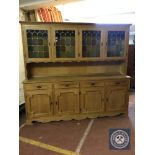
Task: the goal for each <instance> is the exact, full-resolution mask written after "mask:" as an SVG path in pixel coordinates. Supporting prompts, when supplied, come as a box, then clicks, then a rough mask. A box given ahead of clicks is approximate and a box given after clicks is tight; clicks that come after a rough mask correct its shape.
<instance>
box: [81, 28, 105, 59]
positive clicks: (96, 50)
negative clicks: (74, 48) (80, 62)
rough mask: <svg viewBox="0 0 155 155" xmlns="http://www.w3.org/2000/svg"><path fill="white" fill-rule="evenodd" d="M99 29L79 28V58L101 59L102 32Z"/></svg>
mask: <svg viewBox="0 0 155 155" xmlns="http://www.w3.org/2000/svg"><path fill="white" fill-rule="evenodd" d="M102 33H103V32H102V30H100V29H93V28H92V29H90V28H89V29H82V30H80V34H81V35H80V51H81V52H80V58H82V59H89V60H91V59H95V60H96V59H101V58H102V57H103V39H102V38H103V36H102V35H103V34H102Z"/></svg>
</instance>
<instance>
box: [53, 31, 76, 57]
mask: <svg viewBox="0 0 155 155" xmlns="http://www.w3.org/2000/svg"><path fill="white" fill-rule="evenodd" d="M55 37H56V57H57V58H74V57H75V31H74V30H56V31H55Z"/></svg>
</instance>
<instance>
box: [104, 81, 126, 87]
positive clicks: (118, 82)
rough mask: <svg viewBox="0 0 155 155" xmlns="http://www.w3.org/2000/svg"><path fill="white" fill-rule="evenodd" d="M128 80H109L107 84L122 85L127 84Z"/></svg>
mask: <svg viewBox="0 0 155 155" xmlns="http://www.w3.org/2000/svg"><path fill="white" fill-rule="evenodd" d="M127 84H128V81H127V80H113V81H107V82H106V85H113V86H121V85H127Z"/></svg>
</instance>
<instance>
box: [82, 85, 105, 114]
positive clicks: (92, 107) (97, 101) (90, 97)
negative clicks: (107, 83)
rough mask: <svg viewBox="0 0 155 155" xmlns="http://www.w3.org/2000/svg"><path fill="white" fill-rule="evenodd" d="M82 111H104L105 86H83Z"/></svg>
mask: <svg viewBox="0 0 155 155" xmlns="http://www.w3.org/2000/svg"><path fill="white" fill-rule="evenodd" d="M81 111H82V112H83V113H91V112H101V111H104V88H102V87H101V88H82V89H81Z"/></svg>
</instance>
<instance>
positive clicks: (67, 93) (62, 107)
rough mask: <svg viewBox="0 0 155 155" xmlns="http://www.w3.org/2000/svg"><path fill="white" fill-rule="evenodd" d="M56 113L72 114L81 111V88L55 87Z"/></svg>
mask: <svg viewBox="0 0 155 155" xmlns="http://www.w3.org/2000/svg"><path fill="white" fill-rule="evenodd" d="M55 113H56V114H57V115H70V114H78V113H79V89H77V88H68V89H55Z"/></svg>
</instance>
